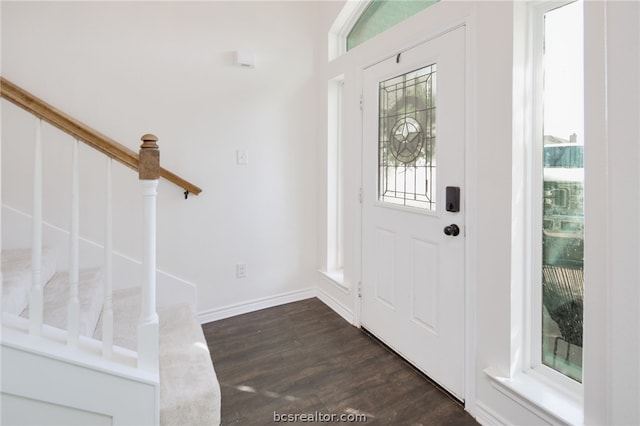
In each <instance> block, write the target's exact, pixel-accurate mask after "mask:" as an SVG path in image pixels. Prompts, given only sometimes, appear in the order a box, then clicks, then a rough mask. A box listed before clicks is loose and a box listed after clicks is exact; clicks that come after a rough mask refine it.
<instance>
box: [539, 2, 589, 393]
mask: <svg viewBox="0 0 640 426" xmlns="http://www.w3.org/2000/svg"><path fill="white" fill-rule="evenodd" d="M582 6H583V5H582V2H581V1H576V2H573V3H570V4H567V5H564V6H562V7H559V8H557V9H553V10H550V11H548V12H547V13H545V15H544V70H543V72H544V80H543V86H544V88H543V110H544V113H543V128H544V131H543V134H544V140H543V149H542V155H543V161H542V164H543V173H542V175H543V186H542V200H541V201H542V203H543V206H542V311H543V312H542V362H543V364H545V365H547V366H549V367H551V368H553V369H555V370H558V371H560V372H561V373H563V374H565V375H567V376H569V377H571V378H573V379H575V380H577V381H580V382H581V381H582V335H583V325H582V323H583V321H582V319H583V294H584V280H583V266H584V206H583V204H584V161H583V157H584V137H583V40H582V38H583V36H582V33H583V32H582Z"/></svg>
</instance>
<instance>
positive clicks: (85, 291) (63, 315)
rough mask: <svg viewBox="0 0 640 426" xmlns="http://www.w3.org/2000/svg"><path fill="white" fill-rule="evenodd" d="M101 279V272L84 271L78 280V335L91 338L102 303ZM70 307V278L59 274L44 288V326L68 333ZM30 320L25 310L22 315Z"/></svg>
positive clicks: (95, 270) (27, 311)
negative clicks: (68, 310) (60, 329)
mask: <svg viewBox="0 0 640 426" xmlns="http://www.w3.org/2000/svg"><path fill="white" fill-rule="evenodd" d="M102 284H103V276H102V270H101V269H100V268H91V269H83V270H81V271H80V272H79V276H78V296H79V298H80V334H81V335H83V336H89V337H91V336H93V334H94V331H95V329H96V324H97V322H98V318H99V317H100V314H101V312H102V304H103V301H104V290H103V286H102ZM68 305H69V274H68V273H67V272H59V273H57V274H55V275H54V276H53V278H52V279H51V280H50V281H49V282H48V283H47V285H46V286H45V287H44V317H43V321H44V323H45V324H48V325H51V326H53V327H57V328H62V329H65V330H66V329H67V308H68ZM22 316H23V317H28V316H29V308H28V307H27V308H26V309H25V310H24V312H23V313H22Z"/></svg>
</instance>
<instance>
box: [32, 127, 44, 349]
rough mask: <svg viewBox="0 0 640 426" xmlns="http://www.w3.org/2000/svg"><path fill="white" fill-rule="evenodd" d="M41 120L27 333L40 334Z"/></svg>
mask: <svg viewBox="0 0 640 426" xmlns="http://www.w3.org/2000/svg"><path fill="white" fill-rule="evenodd" d="M41 275H42V120H40V119H39V118H37V119H36V134H35V145H34V156H33V222H32V234H31V288H30V292H29V333H30V334H32V335H34V336H40V335H41V334H42V314H43V313H42V309H43V308H42V305H43V301H42V299H43V297H42V278H41Z"/></svg>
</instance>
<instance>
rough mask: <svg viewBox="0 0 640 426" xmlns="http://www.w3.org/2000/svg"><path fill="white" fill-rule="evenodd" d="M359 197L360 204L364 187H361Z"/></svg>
mask: <svg viewBox="0 0 640 426" xmlns="http://www.w3.org/2000/svg"><path fill="white" fill-rule="evenodd" d="M358 199H359V200H360V204H362V188H360V193H359V194H358Z"/></svg>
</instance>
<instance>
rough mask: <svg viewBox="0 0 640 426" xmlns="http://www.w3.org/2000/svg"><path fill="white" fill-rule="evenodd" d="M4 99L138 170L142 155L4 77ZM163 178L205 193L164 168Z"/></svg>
mask: <svg viewBox="0 0 640 426" xmlns="http://www.w3.org/2000/svg"><path fill="white" fill-rule="evenodd" d="M0 96H1V97H3V98H5V99H6V100H8V101H9V102H12V103H14V104H15V105H17V106H19V107H20V108H22V109H24V110H25V111H27V112H30V113H31V114H33V115H35V116H36V117H39V118H41V119H42V120H44V121H46V122H47V123H49V124H51V125H52V126H54V127H57V128H58V129H60V130H62V131H63V132H65V133H67V134H69V135H71V136H73V137H74V138H76V139H78V140H80V141H82V142H84V143H85V144H87V145H89V146H90V147H92V148H94V149H96V150H98V151H100V152H101V153H103V154H104V155H107V156H109V157H111V158H113V159H114V160H116V161H119V162H120V163H122V164H124V165H125V166H128V167H130V168H132V169H133V170H135V171H138V168H139V160H138V153H136V152H135V151H133V150H131V149H129V148H127V147H126V146H124V145H122V144H120V143H118V142H116V141H114V140H113V139H111V138H109V137H107V136H105V135H103V134H102V133H100V132H98V131H97V130H94V129H92V128H91V127H89V126H86V125H85V124H83V123H81V122H79V121H78V120H76V119H74V118H72V117H70V116H69V115H67V114H65V113H64V112H62V111H60V110H58V109H56V108H55V107H53V106H51V105H49V104H48V103H46V102H45V101H43V100H42V99H40V98H38V97H37V96H34V95H32V94H31V93H29V92H27V91H26V90H24V89H22V88H20V87H19V86H16V85H15V84H13V83H11V82H10V81H9V80H7V79H6V78H4V77H1V76H0ZM160 177H163V178H165V179H167V180H168V181H170V182H173V183H175V184H176V185H178V186H180V187H182V188H183V189H184V190H185V191H186V192H188V193H189V194H195V195H198V194H200V192H202V189H200V188H199V187H197V186H196V185H194V184H192V183H191V182H189V181H187V180H185V179H182V178H181V177H180V176H178V175H176V174H174V173H172V172H170V171H169V170H166V169H164V168H160Z"/></svg>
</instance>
